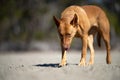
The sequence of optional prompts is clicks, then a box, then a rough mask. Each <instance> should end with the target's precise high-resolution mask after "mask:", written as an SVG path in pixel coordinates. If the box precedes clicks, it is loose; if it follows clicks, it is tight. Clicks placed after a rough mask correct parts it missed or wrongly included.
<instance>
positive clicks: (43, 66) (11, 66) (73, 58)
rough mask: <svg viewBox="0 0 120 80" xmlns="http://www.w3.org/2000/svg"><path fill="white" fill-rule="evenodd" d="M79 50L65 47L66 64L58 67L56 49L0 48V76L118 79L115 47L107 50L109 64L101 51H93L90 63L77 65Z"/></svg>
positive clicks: (6, 79)
mask: <svg viewBox="0 0 120 80" xmlns="http://www.w3.org/2000/svg"><path fill="white" fill-rule="evenodd" d="M80 53H81V52H80V51H69V52H68V53H67V66H64V67H61V68H58V64H59V62H60V60H61V52H60V51H42V52H40V51H37V52H35V51H29V52H10V53H9V54H8V52H1V54H0V80H120V52H119V51H118V50H114V51H111V55H112V64H110V65H107V64H106V61H105V57H106V52H105V51H96V52H95V63H94V65H92V66H85V67H82V66H78V65H77V64H78V63H79V60H80V57H81V56H80V55H81V54H80ZM88 60H89V53H88V54H87V62H88Z"/></svg>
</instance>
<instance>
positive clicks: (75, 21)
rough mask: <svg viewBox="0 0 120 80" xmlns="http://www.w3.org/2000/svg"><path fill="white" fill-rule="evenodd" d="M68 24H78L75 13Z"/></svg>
mask: <svg viewBox="0 0 120 80" xmlns="http://www.w3.org/2000/svg"><path fill="white" fill-rule="evenodd" d="M70 24H71V25H75V26H77V25H78V16H77V14H74V17H73V19H72V20H71V22H70Z"/></svg>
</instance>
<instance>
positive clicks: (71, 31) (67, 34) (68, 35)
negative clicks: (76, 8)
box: [53, 14, 78, 50]
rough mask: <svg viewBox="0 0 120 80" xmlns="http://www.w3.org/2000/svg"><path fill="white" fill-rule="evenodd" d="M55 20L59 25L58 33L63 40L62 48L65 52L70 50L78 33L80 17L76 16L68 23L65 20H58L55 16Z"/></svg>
mask: <svg viewBox="0 0 120 80" xmlns="http://www.w3.org/2000/svg"><path fill="white" fill-rule="evenodd" d="M53 19H54V21H55V24H56V25H57V29H58V33H59V36H60V39H61V46H62V48H63V49H64V50H68V49H69V48H70V45H71V42H72V39H73V37H74V36H75V34H76V32H77V26H78V17H77V15H76V14H75V15H74V17H73V19H72V20H71V21H70V22H67V21H66V20H65V19H57V18H56V17H55V16H53Z"/></svg>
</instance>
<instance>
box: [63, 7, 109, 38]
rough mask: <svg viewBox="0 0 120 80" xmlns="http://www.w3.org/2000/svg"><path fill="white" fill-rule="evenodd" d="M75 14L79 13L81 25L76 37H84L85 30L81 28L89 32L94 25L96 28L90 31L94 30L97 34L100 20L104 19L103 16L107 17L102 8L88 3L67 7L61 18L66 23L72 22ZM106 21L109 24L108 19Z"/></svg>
mask: <svg viewBox="0 0 120 80" xmlns="http://www.w3.org/2000/svg"><path fill="white" fill-rule="evenodd" d="M74 14H77V15H78V18H79V25H80V28H78V33H76V37H82V35H83V34H82V33H83V32H82V31H81V28H82V29H83V30H84V33H88V32H89V30H90V29H91V28H92V27H94V29H91V30H92V31H90V33H91V32H92V33H93V34H95V33H96V32H97V30H98V29H99V22H98V21H99V20H100V19H102V17H103V18H106V15H105V13H104V12H103V11H102V9H101V8H99V7H97V6H93V5H86V6H70V7H68V8H66V9H65V10H64V11H63V12H62V14H61V19H64V20H65V23H70V21H71V20H72V19H73V17H74ZM105 23H107V24H109V22H108V20H107V19H106V22H105Z"/></svg>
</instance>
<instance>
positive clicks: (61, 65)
mask: <svg viewBox="0 0 120 80" xmlns="http://www.w3.org/2000/svg"><path fill="white" fill-rule="evenodd" d="M66 65H67V64H66V63H60V64H59V66H58V67H59V68H60V67H63V66H66Z"/></svg>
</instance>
